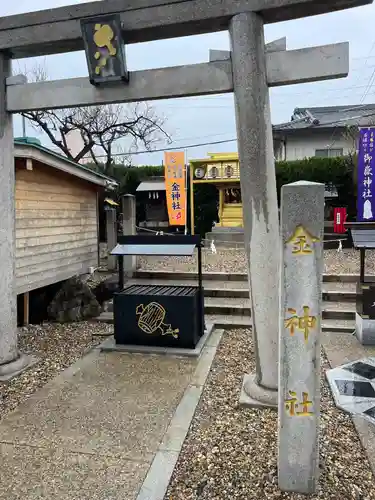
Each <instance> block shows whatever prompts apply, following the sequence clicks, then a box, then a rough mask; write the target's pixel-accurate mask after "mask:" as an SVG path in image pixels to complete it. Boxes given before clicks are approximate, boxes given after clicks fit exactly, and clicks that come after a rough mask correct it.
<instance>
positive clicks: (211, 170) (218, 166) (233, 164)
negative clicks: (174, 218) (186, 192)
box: [190, 153, 243, 229]
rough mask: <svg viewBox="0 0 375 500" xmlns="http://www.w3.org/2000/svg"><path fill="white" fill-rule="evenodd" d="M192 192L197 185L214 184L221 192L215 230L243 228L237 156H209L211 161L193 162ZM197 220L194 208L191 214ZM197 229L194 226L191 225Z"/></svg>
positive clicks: (228, 154)
mask: <svg viewBox="0 0 375 500" xmlns="http://www.w3.org/2000/svg"><path fill="white" fill-rule="evenodd" d="M190 178H191V179H192V191H193V189H194V185H196V184H201V183H206V184H214V185H215V186H216V188H217V189H218V191H219V210H218V212H219V222H218V223H217V224H216V228H238V229H242V228H243V215H242V199H241V187H240V164H239V160H238V153H208V158H204V159H201V160H191V161H190ZM191 217H192V220H193V218H194V207H193V205H192V210H191ZM192 227H194V224H192Z"/></svg>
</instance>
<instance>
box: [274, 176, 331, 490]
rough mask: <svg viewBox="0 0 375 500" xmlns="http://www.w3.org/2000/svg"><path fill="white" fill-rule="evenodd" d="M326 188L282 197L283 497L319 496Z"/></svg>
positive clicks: (309, 186) (309, 187)
mask: <svg viewBox="0 0 375 500" xmlns="http://www.w3.org/2000/svg"><path fill="white" fill-rule="evenodd" d="M323 233H324V184H318V183H314V182H306V181H300V182H295V183H293V184H287V185H285V186H283V187H282V193H281V247H282V250H281V298H280V314H281V319H280V351H279V427H278V433H279V435H278V475H279V478H278V479H279V487H280V489H281V490H283V491H293V492H298V493H304V494H310V493H314V492H315V491H316V486H317V482H318V473H319V450H318V439H319V405H320V332H321V302H322V299H321V282H322V271H323Z"/></svg>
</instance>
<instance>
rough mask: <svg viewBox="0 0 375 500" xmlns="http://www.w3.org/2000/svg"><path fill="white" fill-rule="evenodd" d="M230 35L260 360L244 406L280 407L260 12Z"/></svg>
mask: <svg viewBox="0 0 375 500" xmlns="http://www.w3.org/2000/svg"><path fill="white" fill-rule="evenodd" d="M229 32H230V39H231V58H232V68H233V87H234V96H235V109H236V122H237V137H238V152H239V159H240V178H241V191H242V204H243V217H244V233H245V250H246V254H247V262H248V277H249V289H250V299H251V311H252V335H253V346H254V354H255V358H256V373H254V374H249V375H245V377H244V381H243V386H242V391H241V396H240V404H242V405H244V406H266V407H275V408H276V407H277V389H278V335H279V317H280V314H279V310H280V307H279V263H280V236H279V217H278V204H277V191H276V175H275V162H274V152H273V138H272V125H271V112H270V102H269V90H268V83H267V74H271V71H270V70H271V68H267V65H266V51H269V50H268V49H269V47H267V48H266V46H265V42H264V30H263V20H262V18H261V16H260V15H258V14H256V13H253V12H247V13H242V14H238V15H236V16H234V17H233V18H232V20H231V23H230V26H229ZM271 45H272V44H271ZM276 50H277V49H276ZM284 50H285V49H284ZM284 54H285V52H284ZM306 62H307V63H308V61H306ZM276 63H277V61H276ZM272 70H275V71H276V72H277V71H279V72H281V73H282V75H280V76H282V78H285V82H287V80H288V72H290V71H293V69H292V70H291V68H288V67H286V68H285V67H280V66H278V65H277V64H276V66H275V67H274V68H272ZM317 73H319V68H317ZM290 80H291V81H292V80H293V78H292V75H291V78H290ZM293 83H296V82H293ZM284 84H285V83H284Z"/></svg>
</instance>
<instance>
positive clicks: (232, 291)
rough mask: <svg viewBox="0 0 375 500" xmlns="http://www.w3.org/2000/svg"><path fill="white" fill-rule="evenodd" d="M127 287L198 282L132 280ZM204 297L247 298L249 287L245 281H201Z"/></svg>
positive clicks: (195, 284) (187, 284) (195, 281)
mask: <svg viewBox="0 0 375 500" xmlns="http://www.w3.org/2000/svg"><path fill="white" fill-rule="evenodd" d="M126 284H127V285H146V284H147V285H167V286H168V285H170V286H171V285H174V286H197V284H198V281H197V280H194V279H191V280H178V279H177V280H175V279H173V280H172V279H170V280H168V279H164V280H163V279H150V280H147V279H144V278H138V279H132V280H129V281H127V282H126ZM203 288H204V296H205V297H232V298H243V299H246V298H249V286H248V283H247V281H236V282H235V283H234V282H232V281H210V280H203Z"/></svg>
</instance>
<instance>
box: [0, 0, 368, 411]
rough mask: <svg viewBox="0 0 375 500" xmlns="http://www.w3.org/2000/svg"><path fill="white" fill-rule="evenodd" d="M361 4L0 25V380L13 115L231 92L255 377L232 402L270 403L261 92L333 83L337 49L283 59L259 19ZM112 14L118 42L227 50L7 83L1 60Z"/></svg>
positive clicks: (267, 157)
mask: <svg viewBox="0 0 375 500" xmlns="http://www.w3.org/2000/svg"><path fill="white" fill-rule="evenodd" d="M370 3H372V0H325V1H324V2H322V1H321V0H237V1H236V2H233V1H232V0H102V1H101V2H91V3H85V4H82V5H74V6H68V7H62V8H55V9H48V10H44V11H39V12H32V13H26V14H21V15H16V16H9V17H3V18H0V151H1V155H0V204H1V209H2V214H1V215H2V217H1V226H0V228H1V229H0V270H1V272H0V275H1V279H0V295H1V299H2V300H1V304H0V375H1V374H7V375H9V376H10V375H12V374H16V373H18V372H19V371H20V370H22V369H24V368H25V367H27V364H28V360H27V358H25V357H24V356H22V355H20V354H19V353H18V350H17V330H16V294H15V283H14V269H15V228H14V227H15V224H14V220H15V213H14V212H15V207H14V158H13V128H12V113H18V112H21V111H27V110H37V109H40V110H42V109H51V108H64V107H74V106H83V105H98V104H109V103H116V102H117V103H118V102H132V101H143V100H152V99H165V98H176V97H186V96H195V95H207V94H220V93H225V92H233V91H234V94H235V105H236V119H237V134H238V149H239V157H240V164H241V189H242V193H243V194H242V199H243V212H244V225H245V242H246V252H247V259H248V265H249V285H250V290H251V299H252V317H253V336H254V347H255V354H256V360H257V369H256V374H255V375H253V376H246V377H245V382H244V391H243V394H242V401H243V402H244V403H249V404H258V405H268V406H276V405H277V380H278V368H277V360H278V330H279V303H278V302H279V260H280V252H279V247H280V243H279V221H278V207H277V197H276V181H275V169H274V155H273V140H272V128H271V119H270V105H269V95H268V94H269V93H268V87H269V86H276V85H287V84H292V83H301V82H308V81H316V80H322V79H329V78H338V77H344V76H346V75H347V74H348V44H346V43H344V44H336V45H328V46H324V47H314V48H308V49H302V50H293V51H287V50H286V46H285V40H281V41H277V42H274V43H273V44H270V45H268V50H266V46H265V43H264V33H263V25H264V23H274V22H278V21H284V20H289V19H295V18H299V17H306V16H310V15H315V14H323V13H326V12H331V11H335V10H341V9H346V8H350V7H356V6H360V5H365V4H370ZM114 13H116V14H119V15H120V18H121V21H122V30H123V34H124V40H126V43H129V44H130V43H135V42H146V41H150V40H158V39H165V38H173V37H179V36H188V35H196V34H202V33H209V32H214V31H224V30H228V29H229V33H230V39H231V53H225V52H222V51H213V52H211V57H210V62H208V63H203V64H195V65H190V66H181V67H173V68H162V69H153V70H148V71H136V72H130V80H129V83H122V84H117V85H116V86H110V87H100V88H97V87H94V86H92V85H91V84H90V81H89V79H88V78H74V79H68V80H59V81H52V82H43V83H30V84H28V83H26V82H25V79H24V78H22V77H21V76H11V59H13V58H22V57H35V56H40V55H48V54H57V53H64V52H70V51H76V50H82V49H83V48H84V43H83V38H82V31H81V24H80V21H81V20H82V19H86V18H89V17H95V16H98V17H100V16H103V15H106V14H114Z"/></svg>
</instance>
